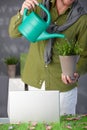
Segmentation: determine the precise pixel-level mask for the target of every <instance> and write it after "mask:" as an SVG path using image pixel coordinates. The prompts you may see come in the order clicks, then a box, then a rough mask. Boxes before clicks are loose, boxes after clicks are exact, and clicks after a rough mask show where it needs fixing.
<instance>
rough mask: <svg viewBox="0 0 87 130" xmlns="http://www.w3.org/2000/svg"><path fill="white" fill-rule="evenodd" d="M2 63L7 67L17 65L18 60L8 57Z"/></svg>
mask: <svg viewBox="0 0 87 130" xmlns="http://www.w3.org/2000/svg"><path fill="white" fill-rule="evenodd" d="M4 62H5V63H6V64H7V65H13V64H17V63H18V58H16V57H14V56H9V57H6V58H5V59H4Z"/></svg>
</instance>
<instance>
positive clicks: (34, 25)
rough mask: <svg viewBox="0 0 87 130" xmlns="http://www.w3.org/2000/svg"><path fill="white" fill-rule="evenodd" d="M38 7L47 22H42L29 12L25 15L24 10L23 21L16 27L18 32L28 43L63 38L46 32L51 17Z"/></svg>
mask: <svg viewBox="0 0 87 130" xmlns="http://www.w3.org/2000/svg"><path fill="white" fill-rule="evenodd" d="M38 6H39V7H40V8H41V9H42V10H44V11H45V12H46V14H47V21H44V20H43V19H42V18H41V17H40V16H39V15H38V14H36V13H35V12H33V11H32V12H31V13H30V14H29V15H27V11H28V10H27V9H25V10H24V14H23V21H22V23H21V24H20V25H19V26H18V30H19V32H20V33H21V34H22V35H23V36H24V37H25V38H26V39H27V40H28V41H30V42H33V43H34V42H37V41H40V40H46V39H50V38H55V37H59V38H64V35H63V34H57V33H54V34H50V33H47V32H46V29H47V28H48V26H49V25H50V21H51V17H50V13H49V11H48V10H47V9H46V8H45V7H44V6H43V5H42V4H38Z"/></svg>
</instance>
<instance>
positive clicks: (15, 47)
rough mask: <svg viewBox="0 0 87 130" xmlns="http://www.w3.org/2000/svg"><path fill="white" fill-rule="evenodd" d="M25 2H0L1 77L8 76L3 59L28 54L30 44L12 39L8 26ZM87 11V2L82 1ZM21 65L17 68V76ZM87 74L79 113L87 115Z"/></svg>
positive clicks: (24, 40)
mask: <svg viewBox="0 0 87 130" xmlns="http://www.w3.org/2000/svg"><path fill="white" fill-rule="evenodd" d="M23 1H24V0H8V1H7V0H2V1H1V0H0V76H1V75H7V68H6V65H5V64H4V63H3V58H4V57H7V56H9V55H15V56H17V57H18V58H20V54H21V53H24V52H27V51H28V49H29V42H28V41H27V40H26V39H25V38H23V37H22V38H16V39H11V38H10V37H9V35H8V26H9V20H10V18H11V17H12V16H13V15H15V14H16V13H17V11H18V10H19V9H20V8H21V5H22V3H23ZM80 1H81V3H82V4H83V5H85V8H86V9H87V2H86V1H87V0H80ZM85 2H86V3H85ZM19 68H20V64H18V66H17V70H18V71H17V75H19V74H20V72H19ZM86 81H87V74H86V75H83V76H81V78H80V80H79V87H78V90H79V91H78V104H77V113H87V104H86V100H87V94H86V93H87V82H86Z"/></svg>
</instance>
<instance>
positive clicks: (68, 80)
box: [61, 73, 80, 84]
mask: <svg viewBox="0 0 87 130" xmlns="http://www.w3.org/2000/svg"><path fill="white" fill-rule="evenodd" d="M79 77H80V76H79V74H78V73H74V79H71V78H70V76H68V75H67V76H65V75H64V74H63V73H62V74H61V79H62V81H63V83H65V84H73V83H75V82H76V81H77V80H78V79H79Z"/></svg>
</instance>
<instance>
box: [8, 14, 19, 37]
mask: <svg viewBox="0 0 87 130" xmlns="http://www.w3.org/2000/svg"><path fill="white" fill-rule="evenodd" d="M21 22H22V16H21V14H20V12H18V13H17V15H15V16H13V17H12V18H11V20H10V24H9V36H10V37H12V38H16V37H21V36H22V35H21V34H20V32H19V31H18V26H19V25H20V24H21Z"/></svg>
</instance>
